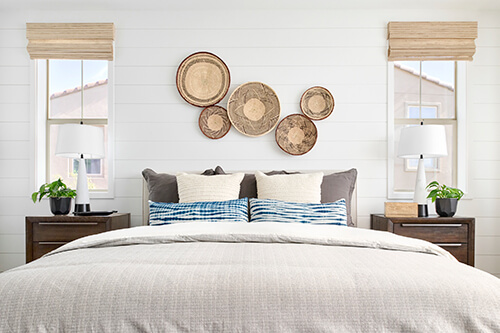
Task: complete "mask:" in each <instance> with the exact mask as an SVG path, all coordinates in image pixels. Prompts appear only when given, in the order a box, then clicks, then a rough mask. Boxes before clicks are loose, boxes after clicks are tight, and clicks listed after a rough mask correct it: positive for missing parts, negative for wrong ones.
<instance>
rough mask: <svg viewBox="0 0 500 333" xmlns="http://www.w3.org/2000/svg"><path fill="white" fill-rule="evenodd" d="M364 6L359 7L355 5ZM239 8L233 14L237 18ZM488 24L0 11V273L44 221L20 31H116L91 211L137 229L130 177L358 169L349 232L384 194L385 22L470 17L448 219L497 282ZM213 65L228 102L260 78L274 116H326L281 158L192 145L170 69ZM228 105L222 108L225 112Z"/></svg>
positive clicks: (493, 24)
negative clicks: (465, 233) (327, 96)
mask: <svg viewBox="0 0 500 333" xmlns="http://www.w3.org/2000/svg"><path fill="white" fill-rule="evenodd" d="M367 2H368V0H367ZM242 9H243V8H242ZM499 19H500V13H496V12H493V13H492V12H487V11H484V12H474V11H472V12H471V11H465V10H463V11H460V10H459V11H443V10H432V9H430V8H426V9H425V10H421V11H418V10H414V11H411V12H410V11H406V10H391V11H387V10H384V11H376V10H375V11H374V10H373V9H371V10H363V9H362V8H358V9H356V10H339V11H334V10H321V9H318V10H312V11H307V10H306V11H298V10H297V11H287V10H283V11H272V10H268V11H266V10H259V11H251V10H241V11H236V10H232V11H225V10H217V11H206V10H205V11H197V10H191V11H174V10H173V11H156V12H151V11H150V12H141V11H137V12H126V11H120V10H117V11H112V12H111V11H92V10H86V11H64V12H61V11H57V10H52V11H48V10H47V11H26V12H2V13H0V171H1V172H0V271H3V270H6V269H8V268H11V267H15V266H18V265H21V264H23V263H24V255H25V253H24V252H25V241H24V239H25V234H24V217H25V216H26V215H32V214H49V209H48V204H47V203H46V202H42V203H41V204H37V205H34V204H33V203H32V202H31V201H30V199H29V195H30V193H31V192H32V191H33V190H34V188H32V186H33V185H32V184H33V175H32V174H31V172H32V170H33V165H32V164H33V161H34V156H33V151H34V134H33V133H34V123H33V119H34V117H35V116H34V114H33V109H32V108H31V107H30V103H31V102H32V100H33V99H32V91H31V90H30V89H31V86H30V84H31V83H32V82H34V78H33V77H31V75H32V74H31V72H30V60H29V58H28V54H27V52H26V49H25V47H26V38H25V23H26V22H114V23H115V26H116V29H117V31H116V42H115V50H116V52H115V53H116V58H115V62H114V66H115V71H114V75H115V81H114V82H115V124H114V126H115V133H116V134H115V157H116V162H115V169H116V170H115V175H116V182H115V187H116V188H115V198H114V199H99V200H97V199H96V200H93V203H92V206H93V208H94V209H97V210H101V209H105V210H108V209H116V210H119V211H121V212H130V213H131V214H132V224H133V225H140V223H141V221H140V219H141V204H140V195H141V184H142V183H141V171H142V170H143V169H144V168H146V167H150V168H153V169H155V170H204V169H206V168H213V167H215V166H216V165H221V166H222V167H223V168H224V169H226V170H243V169H244V170H247V169H250V170H259V169H261V170H271V169H309V170H311V169H348V168H351V167H355V168H357V169H358V171H359V179H358V188H359V191H358V194H359V200H358V202H359V211H358V215H359V226H360V227H363V228H368V227H369V215H370V213H380V212H382V211H383V203H384V201H386V196H387V60H386V52H387V51H386V48H387V46H386V43H387V42H386V24H387V22H389V21H394V20H477V21H479V35H480V37H479V38H478V40H477V42H478V50H477V55H476V57H475V60H474V62H473V63H472V64H471V65H470V66H469V84H468V89H469V90H468V94H467V97H468V103H469V105H468V107H469V117H468V122H469V124H468V131H469V133H468V134H469V147H468V148H469V150H468V151H469V176H470V177H469V180H470V187H471V192H472V193H471V194H472V196H471V197H472V198H473V199H471V200H468V201H465V200H464V201H462V202H461V203H460V208H459V213H460V214H462V215H470V216H476V217H477V230H476V233H477V246H476V250H477V258H476V259H477V266H478V267H479V268H482V269H485V270H487V271H489V272H491V273H493V274H497V275H500V223H498V219H499V218H500V210H499V207H500V205H499V203H500V193H499V191H498V189H499V185H500V172H499V171H498V170H499V167H500V136H499V134H498V133H499V131H498V130H497V129H498V126H499V125H500V116H499V114H500V113H499V112H498V107H500V97H499V96H500V79H499V77H500V75H499V74H500V20H499ZM202 50H205V51H210V52H213V53H215V54H217V55H218V56H219V57H221V58H222V59H223V60H224V61H225V62H226V64H227V65H228V67H229V69H230V71H231V87H230V91H229V94H230V93H231V92H232V91H233V90H234V89H235V88H236V87H237V86H238V85H240V84H242V83H245V82H248V81H261V82H264V83H266V84H268V85H270V86H271V87H272V88H273V89H274V90H275V91H276V93H277V94H278V96H279V98H280V101H281V107H282V110H281V116H282V117H284V116H286V115H288V114H292V113H299V112H300V108H299V100H300V96H301V95H302V93H303V92H304V91H305V90H306V89H308V88H309V87H311V86H314V85H321V86H324V87H326V88H328V89H329V90H330V91H331V92H332V94H333V95H334V97H335V101H336V106H335V111H334V113H333V115H332V116H331V117H330V118H328V119H327V120H324V121H319V122H316V125H317V127H318V131H319V138H318V142H317V144H316V146H315V147H314V148H313V150H312V151H311V152H310V153H308V154H306V155H304V156H299V157H294V156H290V155H287V154H285V153H283V152H282V151H281V150H280V149H279V148H278V146H277V145H276V144H275V141H274V136H273V134H272V133H270V134H268V135H266V136H263V137H260V138H249V137H246V136H244V135H241V134H240V133H238V132H237V131H235V130H234V129H232V130H231V131H230V133H229V134H228V135H227V136H226V137H224V138H223V139H221V140H209V139H208V138H206V137H204V136H203V135H202V134H201V132H200V130H199V128H198V124H197V119H198V115H199V112H200V111H201V109H199V108H196V107H193V106H191V105H188V104H187V103H185V102H184V100H183V99H182V98H181V97H180V96H179V94H178V92H177V90H176V86H175V74H176V70H177V67H178V65H179V63H180V62H181V61H182V60H183V59H184V58H185V57H186V56H188V55H189V54H191V53H193V52H196V51H202ZM226 102H227V96H226V98H225V99H224V100H223V101H222V102H221V103H220V104H221V105H223V106H225V105H226Z"/></svg>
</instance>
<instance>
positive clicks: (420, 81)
mask: <svg viewBox="0 0 500 333" xmlns="http://www.w3.org/2000/svg"><path fill="white" fill-rule="evenodd" d="M418 113H419V115H420V120H421V122H420V125H423V124H424V119H423V117H422V61H420V75H419V90H418Z"/></svg>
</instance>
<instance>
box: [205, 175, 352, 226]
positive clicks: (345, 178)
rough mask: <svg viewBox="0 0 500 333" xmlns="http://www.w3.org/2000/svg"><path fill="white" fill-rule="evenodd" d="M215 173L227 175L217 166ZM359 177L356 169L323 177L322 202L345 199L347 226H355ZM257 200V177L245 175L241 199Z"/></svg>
mask: <svg viewBox="0 0 500 333" xmlns="http://www.w3.org/2000/svg"><path fill="white" fill-rule="evenodd" d="M215 173H216V174H219V175H225V174H226V173H225V172H224V170H223V169H222V168H221V167H220V166H217V167H216V168H215ZM294 173H298V172H289V171H285V170H281V171H271V172H266V175H268V176H272V175H283V174H286V175H288V174H294ZM357 176H358V171H357V170H356V169H350V170H347V171H342V172H336V173H332V174H329V175H325V176H324V177H323V183H322V184H321V202H322V203H328V202H335V201H337V200H339V199H342V198H344V199H345V201H346V206H347V225H348V226H353V225H354V223H353V222H352V216H351V201H352V192H353V191H354V187H355V186H356V178H357ZM245 197H247V198H257V181H256V180H255V175H254V174H251V173H247V174H245V177H244V178H243V181H242V182H241V188H240V198H245Z"/></svg>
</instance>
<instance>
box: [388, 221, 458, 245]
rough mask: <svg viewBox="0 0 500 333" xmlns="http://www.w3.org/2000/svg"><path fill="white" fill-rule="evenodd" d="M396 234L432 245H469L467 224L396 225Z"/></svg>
mask: <svg viewBox="0 0 500 333" xmlns="http://www.w3.org/2000/svg"><path fill="white" fill-rule="evenodd" d="M394 233H395V234H398V235H401V236H407V237H413V238H419V239H424V240H426V241H429V242H432V243H467V237H468V230H467V224H464V223H463V224H462V223H458V224H418V223H401V224H399V223H398V224H394Z"/></svg>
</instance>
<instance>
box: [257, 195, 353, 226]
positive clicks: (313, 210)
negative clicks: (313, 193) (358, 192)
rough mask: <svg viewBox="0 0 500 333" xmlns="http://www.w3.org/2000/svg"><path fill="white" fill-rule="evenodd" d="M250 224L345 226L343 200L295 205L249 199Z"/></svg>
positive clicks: (345, 212)
mask: <svg viewBox="0 0 500 333" xmlns="http://www.w3.org/2000/svg"><path fill="white" fill-rule="evenodd" d="M250 222H283V223H312V224H333V225H343V226H347V210H346V202H345V200H344V199H340V200H337V201H335V202H331V203H324V204H314V203H295V202H285V201H277V200H268V199H265V200H262V199H253V198H250Z"/></svg>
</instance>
